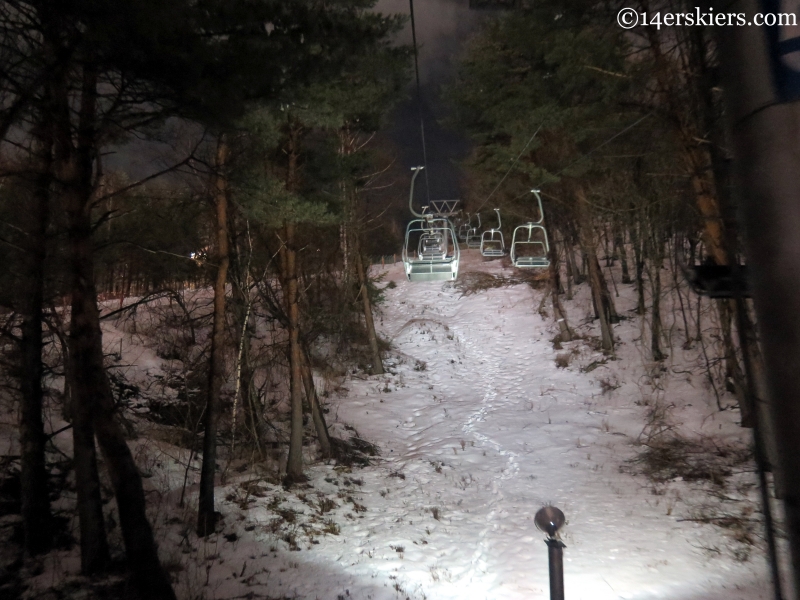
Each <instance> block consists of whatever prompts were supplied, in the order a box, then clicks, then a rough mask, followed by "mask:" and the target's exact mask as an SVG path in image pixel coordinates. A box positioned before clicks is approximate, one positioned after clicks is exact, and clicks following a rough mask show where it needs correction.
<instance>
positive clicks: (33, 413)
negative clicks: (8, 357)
mask: <svg viewBox="0 0 800 600" xmlns="http://www.w3.org/2000/svg"><path fill="white" fill-rule="evenodd" d="M48 121H49V120H48V119H47V118H45V119H44V125H43V126H42V129H41V130H40V131H39V132H38V133H37V137H38V140H37V146H38V147H37V163H38V164H37V166H36V168H37V171H38V175H37V181H36V188H35V191H34V204H33V207H32V211H31V213H32V215H31V216H32V219H33V223H32V227H31V228H30V233H29V236H28V239H29V240H30V245H29V251H28V253H27V256H26V257H25V259H26V260H27V262H28V263H29V264H28V266H27V269H26V273H25V277H26V285H25V287H26V291H25V294H24V295H23V303H24V305H23V309H22V326H21V338H22V339H21V355H22V357H21V358H22V364H21V380H20V388H21V392H22V406H21V411H20V424H19V435H20V449H21V455H22V456H21V470H20V488H21V489H20V494H21V500H22V527H23V531H24V535H25V551H26V552H27V553H28V554H29V555H36V554H41V553H43V552H46V551H47V550H49V548H50V544H51V541H52V514H51V512H50V500H49V497H48V491H47V468H46V464H45V441H46V439H47V438H46V437H45V434H44V421H43V420H42V407H43V389H42V374H43V369H42V308H43V304H44V264H45V258H46V248H47V225H48V221H49V201H50V189H49V188H50V167H51V163H52V158H51V157H52V148H53V141H52V132H51V130H50V126H49V122H48Z"/></svg>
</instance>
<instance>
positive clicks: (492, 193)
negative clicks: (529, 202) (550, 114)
mask: <svg viewBox="0 0 800 600" xmlns="http://www.w3.org/2000/svg"><path fill="white" fill-rule="evenodd" d="M542 125H544V123H542ZM542 125H539V127H537V128H536V131H534V132H533V135H532V136H531V137H530V139H529V140H528V142H527V143H526V144H525V146H524V147H523V148H522V151H520V153H519V154H517V158H515V159H514V162H513V163H511V166H510V167H509V168H508V171H506V174H505V175H503V178H502V179H501V180H500V182H499V183H498V184H497V185H496V186H494V189H493V190H492V192H491V193H490V194H489V195H488V196H486V200H484V201H483V204H481V205H480V206H479V207H478V210H477V211H476V212H480V210H481V209H482V208H483V207H484V206H486V203H487V202H489V199H490V198H491V197H492V196H494V193H495V192H496V191H497V190H498V189H500V186H501V185H503V182H504V181H505V180H506V178H507V177H508V176H509V174H510V173H511V171H513V170H514V167H515V166H516V165H517V163H518V162H519V159H520V158H522V155H523V154H525V150H527V149H528V146H530V145H531V142H532V141H533V138H535V137H536V134H537V133H539V131H540V130H541V128H542Z"/></svg>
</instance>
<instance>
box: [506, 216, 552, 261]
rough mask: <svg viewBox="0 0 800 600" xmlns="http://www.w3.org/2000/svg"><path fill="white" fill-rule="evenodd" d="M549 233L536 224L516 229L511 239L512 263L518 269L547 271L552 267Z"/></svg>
mask: <svg viewBox="0 0 800 600" xmlns="http://www.w3.org/2000/svg"><path fill="white" fill-rule="evenodd" d="M549 253H550V244H549V243H548V241H547V231H546V230H545V228H544V227H542V226H541V225H537V224H536V223H525V225H520V226H519V227H517V228H516V229H514V235H513V236H512V237H511V263H512V264H513V265H514V266H515V267H517V268H518V269H536V268H539V269H545V268H547V267H549V266H550V259H549V258H548V254H549Z"/></svg>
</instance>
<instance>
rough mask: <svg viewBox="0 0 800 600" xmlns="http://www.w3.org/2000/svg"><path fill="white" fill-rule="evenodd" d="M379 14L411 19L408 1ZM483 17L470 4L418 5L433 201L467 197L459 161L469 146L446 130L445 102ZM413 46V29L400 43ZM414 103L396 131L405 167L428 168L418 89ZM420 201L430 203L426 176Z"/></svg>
mask: <svg viewBox="0 0 800 600" xmlns="http://www.w3.org/2000/svg"><path fill="white" fill-rule="evenodd" d="M376 10H378V11H380V12H383V13H400V14H404V15H408V11H409V3H408V0H379V1H378V4H377V6H376ZM480 16H481V15H480V13H477V12H475V11H472V10H470V9H469V0H416V1H415V2H414V17H415V21H416V30H417V44H418V46H419V49H418V51H419V61H420V64H419V69H420V79H421V80H422V99H423V103H422V111H423V119H424V121H425V138H426V146H427V154H428V180H429V182H430V196H431V198H432V199H434V200H435V199H450V198H460V197H463V193H462V191H461V179H462V177H461V173H460V170H459V168H458V166H457V165H456V164H455V163H456V162H457V161H459V160H461V159H463V158H464V157H465V156H466V155H467V153H468V152H469V143H468V141H467V140H466V139H465V138H464V137H463V136H461V135H459V134H458V133H457V132H454V131H448V130H446V129H444V128H443V127H441V125H440V124H439V121H440V120H441V119H443V118H446V117H447V116H448V112H447V111H448V109H447V107H446V106H445V105H444V103H443V102H442V100H441V98H440V91H441V87H442V85H443V84H445V83H448V82H449V81H450V80H451V79H452V77H453V76H454V75H455V69H456V65H457V59H458V56H459V54H460V52H461V51H462V50H463V44H464V41H465V40H466V39H467V38H468V37H469V36H470V34H471V33H472V32H474V31H475V29H476V26H477V24H478V20H479V18H480ZM398 41H399V42H401V43H408V44H410V43H411V26H410V23H409V24H407V26H406V28H405V30H404V31H403V32H402V34H401V35H400V36H399V39H398ZM409 93H410V96H411V100H410V101H408V102H404V103H403V104H401V105H400V106H399V107H398V109H397V110H396V112H395V115H394V119H393V126H392V129H391V131H390V137H391V139H392V141H393V142H394V143H395V144H396V145H397V147H398V149H399V151H400V160H401V161H402V162H403V165H404V166H405V167H408V168H410V167H412V166H415V165H419V164H422V142H421V141H420V140H421V136H420V126H419V110H418V107H417V101H416V89H415V87H414V85H413V84H412V88H411V89H410V90H409ZM417 184H418V186H417V192H418V194H415V197H416V198H418V199H420V200H422V199H424V198H425V192H424V181H423V178H422V176H420V177H419V178H418V179H417Z"/></svg>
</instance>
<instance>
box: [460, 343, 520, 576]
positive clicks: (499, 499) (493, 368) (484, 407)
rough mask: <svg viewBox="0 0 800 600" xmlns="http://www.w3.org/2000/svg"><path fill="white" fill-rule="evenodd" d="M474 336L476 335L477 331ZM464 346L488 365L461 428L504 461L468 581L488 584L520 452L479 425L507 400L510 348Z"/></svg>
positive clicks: (516, 472)
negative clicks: (503, 380) (503, 377)
mask: <svg viewBox="0 0 800 600" xmlns="http://www.w3.org/2000/svg"><path fill="white" fill-rule="evenodd" d="M476 333H478V334H484V332H482V331H480V330H479V331H478V332H476ZM503 333H504V332H503V331H500V332H498V334H499V335H503ZM461 335H469V333H468V332H467V331H463V332H461ZM471 335H475V333H472V334H471ZM465 345H466V347H467V348H469V349H472V350H473V352H474V354H475V357H476V359H477V362H478V363H481V364H483V365H485V367H486V368H485V369H484V371H483V373H482V374H481V379H482V383H483V388H484V389H485V392H484V394H483V398H482V399H481V403H480V406H479V407H478V408H477V410H475V411H474V412H473V413H472V414H471V415H470V416H469V417H468V418H467V420H466V422H465V423H464V425H463V427H462V431H463V432H464V433H465V434H467V435H469V436H471V437H472V438H474V439H475V440H476V441H477V442H478V443H479V445H480V447H482V448H484V449H486V448H489V449H491V450H493V451H494V452H495V453H496V454H497V455H498V456H499V457H501V459H502V460H503V463H501V465H500V474H499V476H495V477H494V478H493V479H492V481H491V484H490V485H489V486H488V487H489V490H490V492H491V499H490V500H489V502H488V505H487V512H486V517H485V523H486V524H485V526H484V527H483V528H482V529H481V531H480V534H479V535H478V542H477V545H476V548H475V551H474V553H473V555H472V559H471V566H470V569H469V572H468V574H467V576H466V578H467V580H468V581H469V582H472V581H473V580H474V579H475V578H476V577H480V579H481V580H482V581H483V582H484V583H487V582H488V581H487V576H489V574H490V572H492V569H491V562H492V558H491V557H492V556H493V555H496V554H495V553H493V552H492V541H491V539H490V534H491V533H494V532H496V531H497V530H498V529H499V526H498V524H497V523H496V519H497V516H498V515H499V514H501V513H502V512H503V502H504V501H505V495H504V493H503V487H504V483H505V482H506V481H507V480H510V479H513V478H515V477H516V476H517V474H518V473H519V464H518V462H517V458H518V455H517V454H516V453H515V452H513V451H511V450H508V449H506V448H505V447H504V445H503V444H502V443H501V442H499V441H497V440H495V439H493V438H491V437H489V436H488V435H485V434H484V433H481V431H480V430H479V428H480V426H481V424H487V423H491V416H492V413H493V412H494V411H495V405H498V406H497V408H498V409H500V408H502V405H503V404H505V403H506V400H504V399H501V397H500V396H499V394H498V387H499V386H498V378H499V376H500V374H501V373H502V371H503V365H504V363H505V359H506V356H505V355H506V354H507V350H508V349H509V348H508V347H505V348H504V349H503V350H504V353H503V354H504V355H503V356H498V355H497V354H493V355H489V356H487V354H486V353H485V352H484V351H482V350H480V349H479V348H480V346H479V344H477V343H475V342H474V341H470V342H467V343H466V344H465ZM515 387H516V386H515ZM514 391H516V390H514ZM509 396H510V394H506V396H505V398H506V399H507V398H508V397H509ZM493 578H494V577H490V579H493Z"/></svg>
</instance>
